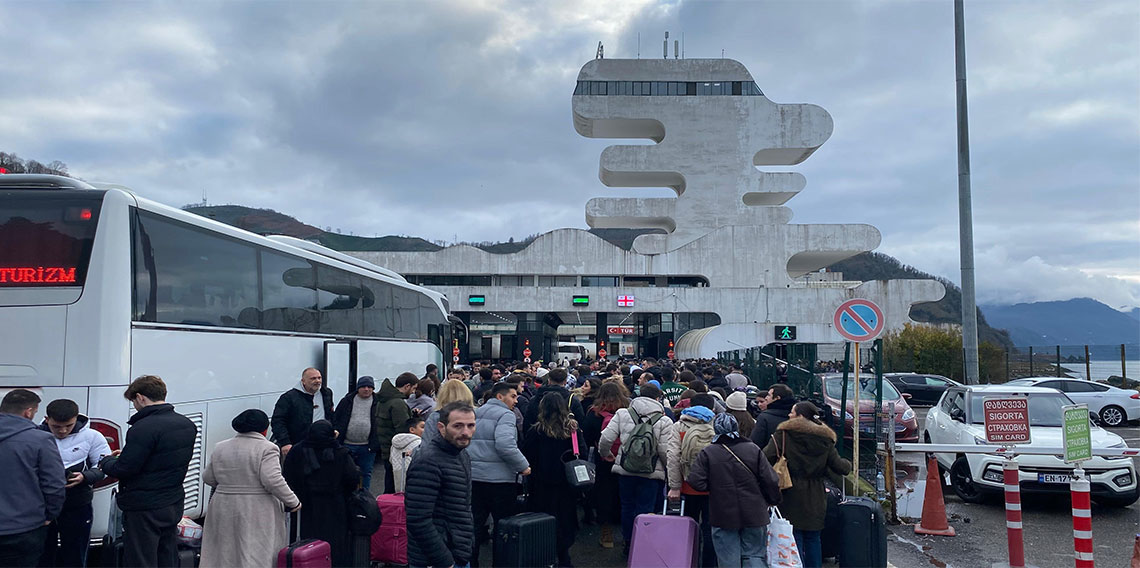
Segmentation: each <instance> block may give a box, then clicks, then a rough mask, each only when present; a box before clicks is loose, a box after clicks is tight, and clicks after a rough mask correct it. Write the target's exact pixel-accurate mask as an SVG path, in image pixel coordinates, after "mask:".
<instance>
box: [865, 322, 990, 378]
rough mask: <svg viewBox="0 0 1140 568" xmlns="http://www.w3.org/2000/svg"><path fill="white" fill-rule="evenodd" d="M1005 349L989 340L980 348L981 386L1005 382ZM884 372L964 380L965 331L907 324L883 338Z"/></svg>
mask: <svg viewBox="0 0 1140 568" xmlns="http://www.w3.org/2000/svg"><path fill="white" fill-rule="evenodd" d="M1005 356H1006V355H1005V349H1003V348H1002V347H1001V346H999V345H995V344H993V343H990V342H988V341H984V342H982V343H981V344H980V345H979V346H978V362H979V368H980V369H979V372H980V375H981V376H980V380H981V382H982V383H1004V382H1005V381H1006V377H1005ZM883 370H884V371H886V372H914V373H930V374H934V375H942V376H944V377H949V378H951V379H954V380H955V381H959V382H962V381H964V380H965V378H964V375H965V373H964V372H963V369H962V330H961V329H958V328H946V327H936V326H932V325H921V324H919V325H913V324H909V323H908V324H905V325H904V326H903V329H902V330H899V331H894V332H890V333H888V334H886V335H884V336H883Z"/></svg>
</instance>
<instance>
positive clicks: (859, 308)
mask: <svg viewBox="0 0 1140 568" xmlns="http://www.w3.org/2000/svg"><path fill="white" fill-rule="evenodd" d="M832 323H834V324H835V331H838V332H839V335H842V336H843V338H844V339H846V340H847V341H854V342H855V343H862V342H864V341H870V340H872V339H874V338H876V337H878V336H879V334H880V333H882V332H883V326H884V325H886V318H884V317H883V310H880V309H879V306H876V305H875V302H872V301H871V300H865V299H863V298H855V299H854V300H847V301H846V302H843V303H842V304H840V305H839V308H838V309H836V310H835V317H834V318H833V321H832Z"/></svg>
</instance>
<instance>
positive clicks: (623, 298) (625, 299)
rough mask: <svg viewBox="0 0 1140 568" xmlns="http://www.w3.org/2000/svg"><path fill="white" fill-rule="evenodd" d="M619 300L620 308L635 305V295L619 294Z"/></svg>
mask: <svg viewBox="0 0 1140 568" xmlns="http://www.w3.org/2000/svg"><path fill="white" fill-rule="evenodd" d="M617 302H618V307H619V308H632V307H633V296H632V295H625V294H622V295H620V296H618V298H617Z"/></svg>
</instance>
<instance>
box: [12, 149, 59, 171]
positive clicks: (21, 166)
mask: <svg viewBox="0 0 1140 568" xmlns="http://www.w3.org/2000/svg"><path fill="white" fill-rule="evenodd" d="M0 168H4V169H5V170H7V171H8V173H10V174H54V175H57V176H66V175H68V174H67V164H65V163H63V162H61V161H59V160H54V161H52V162H49V163H48V164H47V165H44V164H42V163H40V162H38V161H36V160H27V161H25V160H24V159H23V158H21V157H19V156H17V155H16V154H12V153H8V152H0Z"/></svg>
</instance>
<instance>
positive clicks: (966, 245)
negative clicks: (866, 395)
mask: <svg viewBox="0 0 1140 568" xmlns="http://www.w3.org/2000/svg"><path fill="white" fill-rule="evenodd" d="M954 67H955V75H956V80H955V86H956V90H957V95H958V97H957V99H958V241H959V244H958V246H959V251H960V254H961V263H962V350H963V352H964V356H963V361H962V362H963V364H964V365H965V367H966V369H965V371H966V384H968V385H976V384H978V308H977V300H976V299H975V294H974V214H973V203H972V200H971V197H970V128H969V117H968V115H967V112H966V26H965V22H964V21H963V16H962V0H954Z"/></svg>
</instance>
